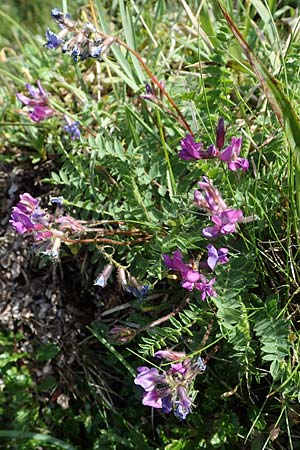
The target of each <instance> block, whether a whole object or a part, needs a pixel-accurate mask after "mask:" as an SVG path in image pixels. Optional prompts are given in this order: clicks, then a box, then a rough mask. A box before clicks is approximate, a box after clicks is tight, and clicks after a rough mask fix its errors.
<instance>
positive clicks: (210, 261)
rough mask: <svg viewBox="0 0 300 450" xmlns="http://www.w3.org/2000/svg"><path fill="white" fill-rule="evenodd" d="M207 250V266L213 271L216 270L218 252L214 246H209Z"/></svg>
mask: <svg viewBox="0 0 300 450" xmlns="http://www.w3.org/2000/svg"><path fill="white" fill-rule="evenodd" d="M207 249H208V258H207V265H208V267H209V268H210V269H211V270H214V268H215V267H216V264H217V262H218V251H217V249H216V248H215V247H214V246H213V245H212V244H208V246H207Z"/></svg>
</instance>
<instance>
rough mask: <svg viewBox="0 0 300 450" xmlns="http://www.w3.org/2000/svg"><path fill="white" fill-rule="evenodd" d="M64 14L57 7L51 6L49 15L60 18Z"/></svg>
mask: <svg viewBox="0 0 300 450" xmlns="http://www.w3.org/2000/svg"><path fill="white" fill-rule="evenodd" d="M63 16H64V14H63V12H62V11H61V10H60V9H59V8H53V9H52V11H51V17H52V19H54V20H60V19H61V18H62V17H63Z"/></svg>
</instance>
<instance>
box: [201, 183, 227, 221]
mask: <svg viewBox="0 0 300 450" xmlns="http://www.w3.org/2000/svg"><path fill="white" fill-rule="evenodd" d="M198 186H199V187H200V189H201V190H202V191H204V194H203V193H202V192H200V191H198V190H197V189H196V190H195V192H194V202H195V203H196V205H197V206H199V208H202V209H205V210H207V211H208V212H210V213H216V212H220V211H224V210H226V209H227V205H226V203H225V202H224V200H223V199H222V196H221V194H220V192H219V191H218V189H216V188H215V187H214V185H213V183H212V181H211V180H209V178H207V177H203V179H202V181H199V182H198Z"/></svg>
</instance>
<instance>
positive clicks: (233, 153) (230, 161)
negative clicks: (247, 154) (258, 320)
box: [219, 137, 249, 172]
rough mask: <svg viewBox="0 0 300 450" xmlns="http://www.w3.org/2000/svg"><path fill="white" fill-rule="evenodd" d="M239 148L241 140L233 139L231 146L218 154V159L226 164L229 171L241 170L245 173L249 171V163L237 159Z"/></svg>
mask: <svg viewBox="0 0 300 450" xmlns="http://www.w3.org/2000/svg"><path fill="white" fill-rule="evenodd" d="M241 148H242V138H241V137H240V138H236V137H233V138H232V139H231V144H230V145H229V146H228V147H226V148H225V149H224V150H223V151H222V153H220V155H219V159H220V160H221V161H224V162H226V163H227V167H228V169H229V170H238V169H242V171H243V172H246V170H248V169H249V161H248V160H247V159H245V158H240V157H239V154H240V152H241Z"/></svg>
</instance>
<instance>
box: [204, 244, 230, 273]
mask: <svg viewBox="0 0 300 450" xmlns="http://www.w3.org/2000/svg"><path fill="white" fill-rule="evenodd" d="M206 248H207V250H208V258H207V265H208V267H209V268H210V269H211V270H214V268H215V267H216V265H217V264H218V263H219V264H226V263H227V262H228V261H229V259H228V256H227V254H228V248H225V247H222V248H219V250H217V249H216V248H215V247H214V246H213V245H212V244H208V246H207V247H206Z"/></svg>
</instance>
